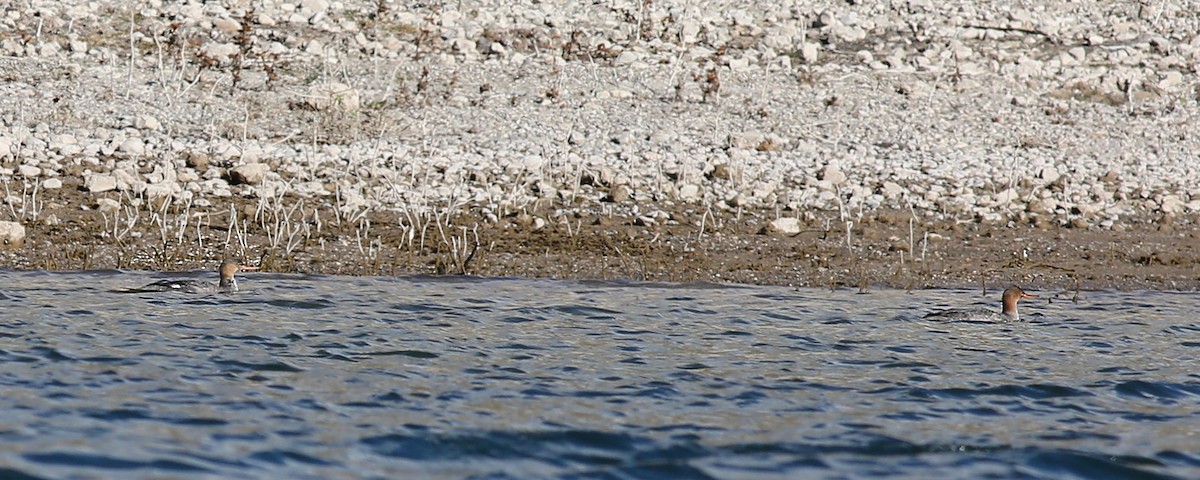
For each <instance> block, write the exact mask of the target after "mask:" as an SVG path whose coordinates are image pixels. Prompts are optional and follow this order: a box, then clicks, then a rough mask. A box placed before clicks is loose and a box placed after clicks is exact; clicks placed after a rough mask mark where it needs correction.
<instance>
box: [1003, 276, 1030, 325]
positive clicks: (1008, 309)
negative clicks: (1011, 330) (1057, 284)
mask: <svg viewBox="0 0 1200 480" xmlns="http://www.w3.org/2000/svg"><path fill="white" fill-rule="evenodd" d="M1002 298H1003V301H1004V310H1003V311H1002V313H1004V314H1005V315H1008V316H1010V317H1012V318H1013V319H1014V320H1016V319H1017V302H1018V301H1020V300H1021V299H1022V298H1038V296H1037V295H1030V294H1028V293H1025V291H1024V290H1021V287H1018V286H1016V285H1014V286H1011V287H1008V288H1006V289H1005V290H1004V296H1003V297H1002Z"/></svg>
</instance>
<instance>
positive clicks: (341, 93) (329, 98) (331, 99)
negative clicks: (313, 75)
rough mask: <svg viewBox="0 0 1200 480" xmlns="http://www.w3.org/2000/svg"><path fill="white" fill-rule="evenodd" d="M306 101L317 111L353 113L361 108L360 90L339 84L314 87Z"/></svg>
mask: <svg viewBox="0 0 1200 480" xmlns="http://www.w3.org/2000/svg"><path fill="white" fill-rule="evenodd" d="M305 101H306V102H307V103H308V105H309V106H310V107H312V108H314V109H316V110H335V111H342V112H353V111H356V110H358V107H359V106H360V103H359V102H360V100H359V94H358V90H356V89H354V88H353V87H351V86H349V85H346V84H344V83H337V82H331V83H321V84H317V85H313V86H312V87H311V88H309V91H308V98H306V99H305Z"/></svg>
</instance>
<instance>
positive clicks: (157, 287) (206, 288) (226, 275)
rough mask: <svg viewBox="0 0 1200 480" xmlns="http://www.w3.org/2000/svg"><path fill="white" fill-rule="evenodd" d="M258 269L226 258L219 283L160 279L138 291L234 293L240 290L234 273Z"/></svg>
mask: <svg viewBox="0 0 1200 480" xmlns="http://www.w3.org/2000/svg"><path fill="white" fill-rule="evenodd" d="M253 270H258V267H247V266H244V265H240V264H238V262H237V261H236V260H232V259H225V261H224V262H221V268H219V269H218V270H217V271H218V272H219V273H220V275H221V280H220V281H218V282H217V283H215V284H214V283H212V282H206V281H203V280H160V281H157V282H154V283H151V284H149V285H146V286H145V287H142V288H140V289H137V290H134V291H136V292H139V293H141V292H183V293H233V292H236V291H238V284H237V279H236V278H234V274H235V273H237V272H239V271H253Z"/></svg>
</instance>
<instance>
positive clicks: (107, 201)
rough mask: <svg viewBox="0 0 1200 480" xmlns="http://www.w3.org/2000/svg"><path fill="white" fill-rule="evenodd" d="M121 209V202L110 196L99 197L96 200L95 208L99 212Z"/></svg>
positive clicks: (111, 211)
mask: <svg viewBox="0 0 1200 480" xmlns="http://www.w3.org/2000/svg"><path fill="white" fill-rule="evenodd" d="M120 209H121V202H118V201H116V200H113V199H111V198H101V199H99V200H96V210H99V211H100V213H113V212H116V211H118V210H120Z"/></svg>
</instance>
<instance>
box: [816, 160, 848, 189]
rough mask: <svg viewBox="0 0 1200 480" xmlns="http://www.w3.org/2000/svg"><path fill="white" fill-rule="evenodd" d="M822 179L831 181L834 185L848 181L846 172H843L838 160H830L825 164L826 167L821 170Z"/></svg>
mask: <svg viewBox="0 0 1200 480" xmlns="http://www.w3.org/2000/svg"><path fill="white" fill-rule="evenodd" d="M821 180H824V181H826V182H829V183H831V184H833V185H841V184H843V183H846V174H845V173H842V169H841V168H840V167H839V166H838V164H837V162H829V164H828V165H825V169H824V170H822V171H821Z"/></svg>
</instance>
